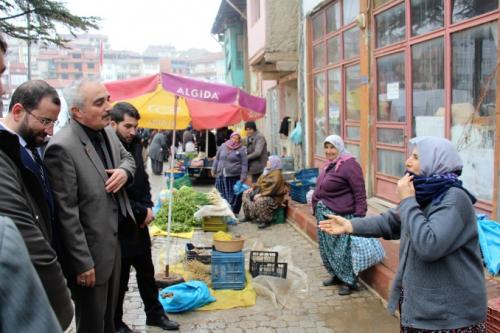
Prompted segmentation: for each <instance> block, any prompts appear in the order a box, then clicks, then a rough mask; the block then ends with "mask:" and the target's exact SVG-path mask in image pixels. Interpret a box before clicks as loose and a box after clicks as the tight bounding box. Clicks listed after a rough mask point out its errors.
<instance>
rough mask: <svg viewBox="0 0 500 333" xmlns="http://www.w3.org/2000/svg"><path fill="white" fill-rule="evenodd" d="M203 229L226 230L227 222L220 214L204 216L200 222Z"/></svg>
mask: <svg viewBox="0 0 500 333" xmlns="http://www.w3.org/2000/svg"><path fill="white" fill-rule="evenodd" d="M201 227H202V228H203V231H215V232H217V231H227V222H226V221H225V220H224V217H222V216H210V217H204V218H203V220H202V222H201Z"/></svg>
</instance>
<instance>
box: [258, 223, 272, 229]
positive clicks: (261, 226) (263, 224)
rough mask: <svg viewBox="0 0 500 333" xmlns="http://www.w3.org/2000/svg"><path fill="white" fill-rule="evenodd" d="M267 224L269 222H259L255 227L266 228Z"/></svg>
mask: <svg viewBox="0 0 500 333" xmlns="http://www.w3.org/2000/svg"><path fill="white" fill-rule="evenodd" d="M269 226H270V224H269V223H259V225H258V226H257V228H259V229H266V228H267V227H269Z"/></svg>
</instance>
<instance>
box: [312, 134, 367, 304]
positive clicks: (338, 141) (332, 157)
mask: <svg viewBox="0 0 500 333" xmlns="http://www.w3.org/2000/svg"><path fill="white" fill-rule="evenodd" d="M323 147H324V149H325V157H326V159H327V160H328V161H327V162H326V163H325V166H324V167H323V168H322V170H321V172H320V174H319V177H318V180H317V182H316V189H315V191H314V194H313V199H312V205H313V208H314V213H315V216H316V219H317V220H318V222H319V221H321V220H324V219H326V215H341V216H344V217H345V218H348V219H350V218H353V217H355V216H357V217H361V216H365V214H366V210H367V204H366V192H365V182H364V179H363V171H362V170H361V166H360V165H359V163H358V162H357V161H356V159H355V158H354V156H353V155H352V154H351V153H349V152H348V151H347V150H346V149H345V148H344V141H343V140H342V138H341V137H340V136H338V135H330V136H328V137H327V138H326V139H325V141H324V143H323ZM318 243H319V252H320V255H321V259H322V261H323V265H324V266H325V268H326V270H327V271H328V273H329V274H330V277H329V278H328V279H327V280H325V281H323V285H324V286H331V285H336V284H339V285H342V286H341V287H340V289H339V291H338V294H339V295H342V296H343V295H349V294H351V292H352V291H353V290H356V288H357V280H358V277H357V275H356V273H354V269H353V265H352V254H351V239H350V236H349V235H341V236H333V235H330V234H327V233H325V232H323V231H321V230H319V229H318Z"/></svg>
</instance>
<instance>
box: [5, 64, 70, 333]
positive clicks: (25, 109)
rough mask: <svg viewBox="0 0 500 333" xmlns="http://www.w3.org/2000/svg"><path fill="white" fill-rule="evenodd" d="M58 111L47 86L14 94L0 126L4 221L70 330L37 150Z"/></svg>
mask: <svg viewBox="0 0 500 333" xmlns="http://www.w3.org/2000/svg"><path fill="white" fill-rule="evenodd" d="M1 65H2V66H3V61H1ZM59 110H60V100H59V97H58V95H57V92H56V91H55V89H54V88H53V87H51V86H50V85H48V84H47V83H46V82H45V81H41V80H36V81H27V82H24V83H23V84H21V85H20V86H19V87H18V88H17V89H16V90H15V91H14V94H13V95H12V98H11V102H10V105H9V112H8V114H7V116H6V117H5V118H4V119H3V123H1V124H0V174H1V177H0V202H1V205H0V215H3V216H6V217H9V218H11V219H12V221H13V222H14V223H15V224H16V226H17V228H18V229H19V232H20V233H21V235H22V236H23V239H24V242H25V243H26V247H27V248H28V252H29V254H30V257H31V262H32V263H33V266H34V267H35V270H36V271H37V273H38V275H39V276H40V280H41V281H42V284H43V286H44V288H45V292H46V293H47V296H48V298H49V301H50V304H51V306H52V308H53V310H54V312H55V314H56V316H57V319H58V320H59V323H60V325H61V327H62V328H63V329H66V328H67V327H68V326H69V325H70V323H71V320H72V318H73V306H72V304H71V299H70V293H69V290H68V287H67V284H66V280H65V279H64V275H63V271H62V269H61V265H60V263H59V260H58V256H57V254H56V251H55V249H56V245H57V244H56V237H55V230H54V221H55V215H56V214H55V211H56V209H55V204H54V198H53V191H52V188H51V186H50V184H49V181H48V173H47V169H46V168H45V166H44V164H43V162H42V160H41V157H40V150H39V147H40V146H41V145H42V144H43V143H44V141H45V139H46V137H47V135H52V133H53V128H54V123H55V121H56V120H57V116H58V114H59ZM34 297H36V295H34Z"/></svg>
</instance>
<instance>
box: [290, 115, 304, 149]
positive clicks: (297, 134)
mask: <svg viewBox="0 0 500 333" xmlns="http://www.w3.org/2000/svg"><path fill="white" fill-rule="evenodd" d="M288 138H289V139H290V141H292V143H294V144H296V145H300V144H301V143H302V124H301V123H300V121H299V122H297V125H296V126H295V128H294V129H293V131H292V132H291V133H290V136H289V137H288Z"/></svg>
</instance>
